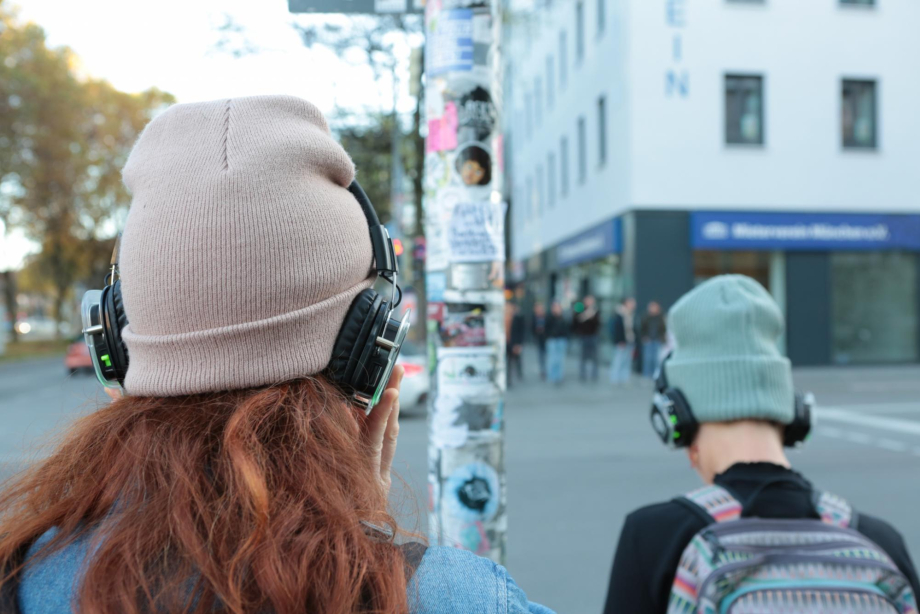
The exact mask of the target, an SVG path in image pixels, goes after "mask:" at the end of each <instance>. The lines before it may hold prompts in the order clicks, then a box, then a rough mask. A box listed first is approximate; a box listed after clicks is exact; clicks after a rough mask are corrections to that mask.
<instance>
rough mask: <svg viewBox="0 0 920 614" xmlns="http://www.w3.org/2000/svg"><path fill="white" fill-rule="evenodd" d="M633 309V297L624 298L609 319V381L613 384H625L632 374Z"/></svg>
mask: <svg viewBox="0 0 920 614" xmlns="http://www.w3.org/2000/svg"><path fill="white" fill-rule="evenodd" d="M635 311H636V301H635V299H633V298H624V299H623V300H622V301H621V302H620V304H619V305H617V308H616V313H615V314H614V316H613V320H611V329H612V330H611V337H613V362H612V363H611V364H610V381H611V382H613V383H614V384H625V383H627V382H629V380H630V377H631V375H632V363H633V352H634V351H635V349H636V325H635V321H634V319H633V316H634V313H635Z"/></svg>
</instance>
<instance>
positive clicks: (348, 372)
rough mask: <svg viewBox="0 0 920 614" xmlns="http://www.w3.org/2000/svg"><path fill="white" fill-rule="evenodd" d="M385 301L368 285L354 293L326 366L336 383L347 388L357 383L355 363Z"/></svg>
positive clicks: (356, 363) (357, 361) (358, 359)
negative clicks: (353, 298)
mask: <svg viewBox="0 0 920 614" xmlns="http://www.w3.org/2000/svg"><path fill="white" fill-rule="evenodd" d="M382 302H383V299H382V298H380V296H379V295H378V294H377V293H376V292H374V291H373V290H372V289H370V288H368V289H366V290H364V291H362V292H361V294H359V295H358V296H357V297H355V300H354V302H353V303H352V304H351V307H350V308H349V309H348V313H347V314H346V316H345V321H344V322H343V323H342V328H341V329H340V330H339V336H338V337H337V338H336V340H335V345H333V346H332V359H331V360H330V361H329V367H328V368H327V372H328V373H329V376H330V378H331V379H332V380H333V381H334V382H336V383H337V384H340V385H343V386H345V387H347V388H354V387H355V384H356V380H357V379H358V378H356V377H355V371H356V367H357V365H358V363H359V362H360V358H361V354H362V353H363V352H364V349H365V346H366V345H367V339H368V337H369V335H370V333H371V332H372V331H371V329H372V328H373V325H374V321H375V320H376V319H377V312H378V311H380V306H381V304H382Z"/></svg>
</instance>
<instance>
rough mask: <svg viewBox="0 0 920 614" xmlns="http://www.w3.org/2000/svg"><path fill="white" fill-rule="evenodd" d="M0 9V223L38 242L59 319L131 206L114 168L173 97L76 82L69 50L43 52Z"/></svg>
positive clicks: (34, 265) (27, 28)
mask: <svg viewBox="0 0 920 614" xmlns="http://www.w3.org/2000/svg"><path fill="white" fill-rule="evenodd" d="M7 7H8V3H6V2H4V1H3V0H0V219H2V220H3V221H4V222H5V223H6V226H7V228H20V229H22V230H23V231H24V232H25V234H26V235H27V236H28V237H30V238H31V239H33V240H35V241H37V242H39V243H40V244H41V246H42V251H41V252H40V253H39V254H37V255H35V256H34V257H33V258H32V259H31V261H30V263H29V268H30V269H31V270H32V271H35V272H40V274H41V276H42V277H43V279H44V282H45V283H46V284H47V285H48V286H49V287H50V289H51V292H52V296H53V298H54V303H55V310H56V314H55V315H56V316H60V308H61V305H62V303H63V301H64V300H65V299H66V298H67V294H68V292H69V291H70V288H71V286H72V285H73V283H74V282H75V281H80V280H83V279H84V278H86V277H88V276H89V275H90V274H91V273H92V272H93V271H92V270H91V269H92V268H94V267H95V266H96V265H95V264H93V263H95V262H96V261H97V260H98V258H97V255H98V254H97V253H96V252H97V251H98V249H97V248H98V246H99V244H100V243H103V244H104V243H106V242H107V241H108V239H110V238H111V237H112V235H114V234H115V232H116V229H117V227H118V225H119V221H120V220H121V219H122V217H123V216H124V214H125V212H126V211H127V208H128V206H129V204H130V196H129V195H128V193H127V191H126V189H125V187H124V185H123V184H122V181H121V168H122V166H124V163H125V161H126V160H127V157H128V154H129V153H130V150H131V147H132V145H133V144H134V141H135V140H136V139H137V137H138V135H139V134H140V131H141V130H142V129H143V127H144V125H146V123H147V122H148V121H149V120H150V119H151V118H152V117H153V115H154V114H156V113H157V112H158V111H159V110H161V109H163V108H165V106H167V105H168V104H170V103H172V102H174V99H173V97H172V96H171V95H169V94H167V93H164V92H161V91H159V90H156V89H151V90H148V91H146V92H142V93H140V94H127V93H124V92H120V91H118V90H116V89H115V88H114V87H112V86H111V85H110V84H109V83H107V82H106V81H103V80H97V79H86V78H81V77H80V76H79V75H78V74H77V70H76V67H77V58H76V57H75V56H74V54H73V53H72V52H71V51H70V50H69V49H67V48H49V47H48V45H47V44H46V40H45V33H44V31H43V30H42V29H41V28H40V27H39V26H37V25H35V24H32V23H26V24H21V23H19V22H18V21H17V19H16V15H15V14H14V13H13V12H12V11H11V10H9V9H8V8H7ZM27 278H28V275H27Z"/></svg>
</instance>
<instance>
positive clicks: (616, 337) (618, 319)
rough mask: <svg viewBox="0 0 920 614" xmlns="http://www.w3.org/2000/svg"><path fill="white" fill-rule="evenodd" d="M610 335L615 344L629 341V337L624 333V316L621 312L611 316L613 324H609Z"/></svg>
mask: <svg viewBox="0 0 920 614" xmlns="http://www.w3.org/2000/svg"><path fill="white" fill-rule="evenodd" d="M610 336H611V337H613V342H614V343H615V344H616V345H620V344H623V343H629V337H628V336H627V334H626V318H624V317H623V314H621V313H618V314H616V315H615V316H613V325H612V326H611V334H610Z"/></svg>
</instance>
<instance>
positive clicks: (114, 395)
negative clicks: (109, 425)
mask: <svg viewBox="0 0 920 614" xmlns="http://www.w3.org/2000/svg"><path fill="white" fill-rule="evenodd" d="M105 393H106V394H107V395H109V398H110V399H112V400H113V401H117V400H118V399H120V398H121V397H122V394H121V388H109V387H108V386H106V387H105Z"/></svg>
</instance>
